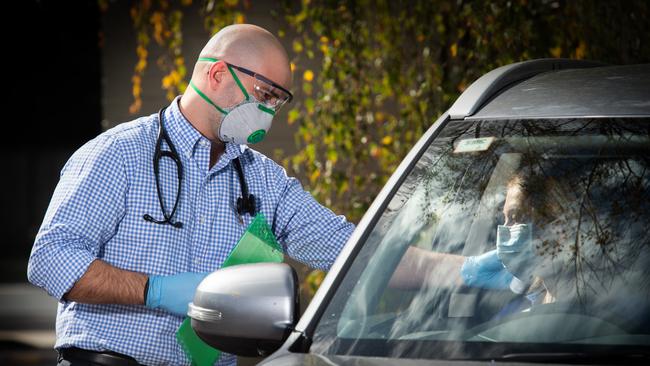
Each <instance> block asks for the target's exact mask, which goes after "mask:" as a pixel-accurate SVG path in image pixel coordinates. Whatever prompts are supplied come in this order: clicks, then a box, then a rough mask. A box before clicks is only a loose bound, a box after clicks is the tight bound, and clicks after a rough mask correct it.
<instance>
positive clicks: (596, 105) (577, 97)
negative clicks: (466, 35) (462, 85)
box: [449, 59, 650, 120]
mask: <svg viewBox="0 0 650 366" xmlns="http://www.w3.org/2000/svg"><path fill="white" fill-rule="evenodd" d="M449 114H450V118H452V119H468V120H470V119H471V120H474V119H533V118H564V117H566V118H575V117H641V116H650V64H642V65H623V66H606V65H603V64H601V63H597V62H592V61H578V60H566V59H542V60H533V61H526V62H520V63H516V64H511V65H507V66H504V67H501V68H498V69H495V70H493V71H491V72H489V73H487V74H486V75H484V76H483V77H481V78H479V79H478V80H477V81H475V82H474V83H473V84H472V85H471V86H470V87H469V88H468V89H467V90H466V91H465V92H464V93H463V94H462V95H461V96H460V97H459V98H458V100H457V101H456V103H454V105H453V106H452V107H451V108H450V110H449Z"/></svg>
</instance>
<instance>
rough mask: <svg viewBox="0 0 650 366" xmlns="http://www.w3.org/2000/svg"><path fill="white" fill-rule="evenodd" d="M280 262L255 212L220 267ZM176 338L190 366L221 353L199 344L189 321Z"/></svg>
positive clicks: (281, 257)
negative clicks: (190, 363)
mask: <svg viewBox="0 0 650 366" xmlns="http://www.w3.org/2000/svg"><path fill="white" fill-rule="evenodd" d="M283 260H284V254H283V252H282V247H280V245H279V244H278V242H277V240H276V239H275V235H273V231H272V230H271V228H270V227H269V225H268V224H267V223H266V218H265V217H264V215H263V214H262V213H258V214H257V215H255V217H254V218H253V221H252V222H251V223H250V225H248V228H246V231H245V232H244V235H242V237H241V238H240V239H239V242H237V245H236V246H235V248H234V249H233V250H232V251H231V252H230V254H229V255H228V258H226V260H225V261H224V262H223V265H222V266H221V268H225V267H228V266H234V265H237V264H248V263H262V262H274V263H281V262H282V261H283ZM176 339H177V340H178V343H179V344H180V345H181V346H182V347H183V350H184V351H185V354H186V355H187V357H188V358H189V359H190V361H191V362H192V365H193V366H211V365H214V364H215V362H217V361H218V360H219V357H220V356H221V351H219V350H218V349H216V348H213V347H211V346H209V345H208V344H207V343H205V342H203V340H201V338H199V336H198V335H196V332H194V329H192V326H191V320H190V318H185V320H184V321H183V323H182V324H181V326H180V328H178V331H177V332H176Z"/></svg>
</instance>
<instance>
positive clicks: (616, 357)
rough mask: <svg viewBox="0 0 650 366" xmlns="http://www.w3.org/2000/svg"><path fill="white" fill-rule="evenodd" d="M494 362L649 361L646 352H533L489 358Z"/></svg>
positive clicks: (649, 356)
mask: <svg viewBox="0 0 650 366" xmlns="http://www.w3.org/2000/svg"><path fill="white" fill-rule="evenodd" d="M491 360H496V361H523V362H547V361H553V362H566V363H577V364H581V363H596V364H600V363H608V364H611V363H614V364H618V363H620V364H643V365H647V364H648V361H649V360H650V352H648V351H636V350H630V351H619V352H616V351H614V352H612V351H608V352H594V353H584V352H548V353H544V352H535V353H508V354H505V355H503V356H501V357H496V358H491Z"/></svg>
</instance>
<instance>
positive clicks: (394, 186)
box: [189, 59, 650, 365]
mask: <svg viewBox="0 0 650 366" xmlns="http://www.w3.org/2000/svg"><path fill="white" fill-rule="evenodd" d="M649 268H650V64H646V65H629V66H606V65H602V64H600V63H596V62H587V61H576V60H564V59H542V60H533V61H527V62H521V63H516V64H512V65H507V66H504V67H500V68H498V69H495V70H493V71H491V72H489V73H488V74H486V75H484V76H483V77H481V78H480V79H478V80H477V81H475V82H474V83H473V84H472V85H471V86H470V87H469V88H468V89H467V90H466V91H465V92H464V93H463V94H462V95H461V96H460V97H459V99H458V100H457V101H456V102H455V104H454V105H453V106H452V107H451V108H450V109H449V110H448V111H447V112H446V113H445V114H443V115H442V116H441V117H440V118H439V119H438V120H437V121H436V122H435V123H434V124H433V126H432V127H431V128H430V129H429V130H428V131H427V132H426V133H425V135H424V136H422V138H421V139H420V141H419V142H418V143H417V144H416V145H415V146H414V147H413V149H412V150H411V152H410V153H409V154H408V156H407V157H406V158H405V159H404V161H403V162H402V164H401V165H400V166H399V168H398V169H397V171H396V172H395V173H394V174H393V176H392V177H391V178H390V180H389V181H388V183H387V184H386V186H385V187H384V188H383V190H382V191H381V192H380V194H379V195H378V196H377V198H376V200H375V201H374V203H373V204H372V206H371V207H370V209H369V210H368V212H367V213H366V214H365V216H364V217H363V219H362V220H361V222H360V223H359V225H358V227H357V229H356V231H355V232H354V234H353V235H352V237H351V238H350V240H349V242H348V243H347V245H346V246H345V248H344V249H343V251H342V253H341V254H340V256H339V258H338V260H337V261H336V263H335V264H334V266H333V267H332V269H331V271H330V272H329V273H328V275H327V277H326V278H325V280H324V282H323V284H322V285H321V287H320V289H319V290H318V292H317V294H316V296H315V297H314V299H313V300H312V302H311V303H310V304H309V307H308V308H307V310H306V311H305V313H304V314H303V316H302V317H301V318H300V319H297V316H296V309H297V291H296V286H297V283H296V279H295V275H294V274H293V273H292V270H291V269H290V268H289V267H288V266H287V265H284V264H258V265H244V266H235V267H231V268H228V269H227V270H222V271H217V272H215V273H213V274H212V275H210V276H209V277H208V278H207V279H206V280H204V282H203V283H202V284H201V285H200V286H199V288H198V290H197V294H196V297H195V299H194V303H193V304H192V307H191V309H192V310H190V314H189V315H190V317H192V325H193V327H194V329H195V330H196V331H197V333H198V335H199V336H200V337H201V338H202V339H203V340H205V341H207V342H208V343H210V344H211V345H213V346H215V347H217V348H219V349H222V350H223V351H227V352H231V353H236V354H239V355H243V356H259V355H263V356H268V357H267V358H266V359H265V360H264V361H263V362H262V364H264V365H303V364H309V365H394V364H400V365H431V364H446V365H448V364H457V363H460V364H473V363H475V362H478V363H481V364H485V362H486V361H491V362H496V363H504V364H506V363H529V362H540V363H567V364H572V363H589V364H612V363H615V364H616V363H625V364H628V363H640V364H648V363H650V347H649V346H650V270H649Z"/></svg>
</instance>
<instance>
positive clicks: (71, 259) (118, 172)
mask: <svg viewBox="0 0 650 366" xmlns="http://www.w3.org/2000/svg"><path fill="white" fill-rule="evenodd" d="M164 123H165V128H166V129H167V131H168V134H169V137H170V139H171V140H172V143H173V144H174V145H175V147H176V150H177V152H178V154H179V155H180V158H181V161H182V163H183V168H184V172H183V173H184V176H183V180H182V183H181V184H182V187H181V193H180V201H179V206H178V210H177V212H176V214H175V215H174V219H175V220H176V221H180V222H182V223H183V228H181V229H177V228H175V227H172V226H171V225H159V224H155V223H151V222H147V221H145V220H144V219H143V215H144V214H149V215H151V216H153V217H154V218H156V219H158V220H161V219H162V218H163V217H162V213H161V210H160V204H159V201H158V196H157V193H156V183H155V178H154V172H153V163H152V161H153V154H154V150H155V144H156V140H157V137H158V132H159V125H158V115H157V114H155V115H151V116H148V117H142V118H139V119H137V120H135V121H132V122H128V123H123V124H121V125H118V126H117V127H115V128H112V129H110V130H108V131H106V132H104V133H102V134H101V135H99V136H98V137H96V138H95V139H93V140H91V141H90V142H88V143H86V144H85V145H84V146H83V147H81V148H80V149H79V150H77V151H76V152H75V153H74V155H73V156H72V157H71V158H70V160H69V161H68V162H67V163H66V165H65V166H64V168H63V170H62V172H61V177H60V181H59V183H58V185H57V187H56V190H55V192H54V196H53V197H52V200H51V202H50V206H49V208H48V210H47V213H46V215H45V219H44V221H43V224H42V226H41V228H40V230H39V232H38V235H37V237H36V241H35V243H34V247H33V249H32V253H31V256H30V259H29V267H28V278H29V280H30V282H32V283H33V284H35V285H36V286H39V287H42V288H44V289H45V290H46V291H47V292H48V293H49V294H50V295H52V296H54V297H55V298H57V299H58V300H59V306H58V314H57V320H56V336H57V340H56V345H55V348H60V347H71V346H75V347H79V348H84V349H88V350H98V351H101V350H110V351H114V352H119V353H122V354H126V355H129V356H132V357H134V358H135V359H136V360H137V361H138V362H140V363H143V364H146V365H182V364H188V360H187V358H186V356H185V353H184V352H183V350H182V349H181V347H180V346H179V345H178V344H177V342H176V337H175V333H176V330H177V329H178V327H179V326H180V324H181V322H182V320H183V319H182V318H180V317H177V316H174V315H171V314H170V313H167V312H165V311H162V310H151V309H148V308H146V307H145V306H136V305H132V306H130V305H90V304H82V303H77V302H71V301H65V300H63V295H64V294H65V293H66V292H68V291H69V290H70V289H71V288H72V286H73V285H74V284H75V282H76V281H77V280H78V279H79V278H80V277H81V276H82V275H83V274H84V273H85V271H86V270H87V268H88V266H89V265H90V263H91V262H92V261H94V260H95V259H101V260H103V261H105V262H108V263H109V264H111V265H113V266H115V267H118V268H122V269H126V270H131V271H136V272H142V273H146V274H150V275H171V274H176V273H180V272H187V271H191V272H211V271H214V270H216V269H218V268H220V267H221V265H222V263H223V262H224V260H225V259H226V257H227V256H228V254H229V253H230V251H231V250H232V249H233V247H234V246H235V244H236V243H237V241H238V240H239V238H240V237H241V236H242V234H243V233H244V231H245V230H246V227H247V226H248V224H249V223H250V222H251V220H252V218H251V216H250V215H248V214H245V215H243V216H241V217H240V216H239V215H238V214H237V212H236V206H235V205H236V201H237V198H238V197H241V190H240V184H239V179H238V176H237V171H236V170H235V169H234V167H233V163H232V162H231V161H232V159H233V158H235V157H240V160H241V162H242V166H243V168H244V172H245V176H246V183H247V184H248V187H249V191H250V192H251V193H252V194H253V195H255V197H256V201H257V205H258V211H259V212H262V213H263V214H264V216H265V217H266V219H267V222H268V224H269V225H270V226H271V228H272V229H273V232H274V233H275V235H276V237H277V239H278V242H279V243H280V244H281V245H282V246H283V249H284V252H285V254H287V255H289V256H290V257H292V258H294V259H296V260H298V261H300V262H303V263H305V264H307V265H309V266H311V267H314V268H320V269H328V268H329V267H330V266H331V265H332V263H333V262H334V260H335V258H336V256H337V255H338V253H339V251H340V250H341V249H342V247H343V245H344V244H345V242H346V241H347V239H348V237H349V236H350V235H351V233H352V231H353V229H354V226H353V225H352V224H351V223H349V222H347V221H346V219H345V218H344V217H343V216H336V215H335V214H334V213H332V211H330V210H329V209H327V208H325V207H323V206H321V205H320V204H318V203H317V202H316V201H315V200H314V199H313V197H312V196H311V195H310V194H309V193H307V192H305V191H304V190H303V189H302V187H301V185H300V183H299V182H298V181H297V180H296V179H294V178H291V177H288V176H287V175H286V172H285V170H284V169H283V168H282V167H280V166H279V165H278V164H276V163H275V162H273V161H272V160H270V159H269V158H267V157H266V156H264V155H262V154H260V153H259V152H256V151H254V150H252V149H250V148H248V147H246V146H243V145H241V146H240V145H235V144H226V151H225V153H224V154H223V155H222V156H221V157H220V159H219V161H218V162H217V163H216V164H215V165H214V166H213V167H212V168H210V166H209V162H210V141H209V140H207V139H206V138H205V137H203V136H202V135H201V134H200V133H199V132H198V131H197V130H195V129H194V128H193V127H192V125H190V123H189V122H188V121H187V120H186V119H185V118H184V117H183V115H182V114H181V113H180V110H179V107H178V98H177V99H176V100H174V101H173V102H172V104H171V105H170V107H169V108H167V109H166V110H165V114H164ZM163 149H164V150H168V147H167V146H166V144H163ZM160 181H161V185H162V190H163V197H164V201H165V204H166V207H167V210H168V212H169V210H170V209H171V207H173V204H174V199H175V194H176V190H177V187H178V178H177V176H176V170H175V169H174V162H173V161H172V160H171V159H169V158H163V159H162V160H161V167H160ZM240 220H241V221H240ZM235 363H236V358H235V356H233V355H228V354H223V355H222V357H221V360H220V361H219V363H218V364H219V365H233V364H235Z"/></svg>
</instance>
